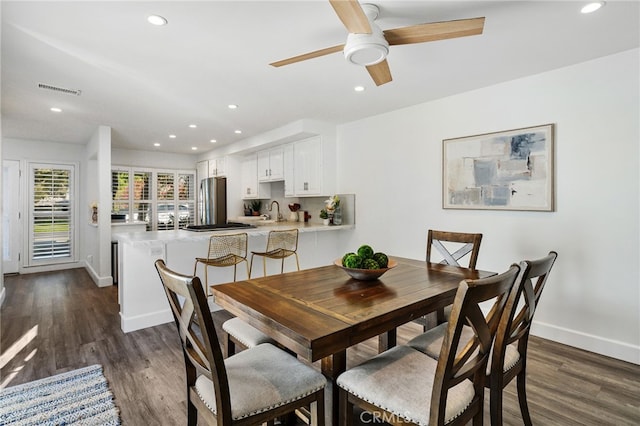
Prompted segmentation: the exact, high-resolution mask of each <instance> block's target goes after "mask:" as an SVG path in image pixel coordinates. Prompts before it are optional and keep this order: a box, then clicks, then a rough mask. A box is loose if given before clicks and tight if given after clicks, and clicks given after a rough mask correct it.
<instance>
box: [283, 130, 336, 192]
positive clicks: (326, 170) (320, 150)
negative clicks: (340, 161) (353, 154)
mask: <svg viewBox="0 0 640 426" xmlns="http://www.w3.org/2000/svg"><path fill="white" fill-rule="evenodd" d="M329 148H330V147H329V145H328V143H327V146H325V143H324V141H323V138H322V137H321V136H314V137H312V138H309V139H305V140H302V141H298V142H295V143H294V144H293V179H294V183H293V187H294V193H295V194H294V195H295V196H297V197H309V196H318V195H331V194H333V193H334V191H335V181H336V176H335V175H336V167H335V158H332V157H330V152H331V150H330V149H329ZM285 187H286V183H285Z"/></svg>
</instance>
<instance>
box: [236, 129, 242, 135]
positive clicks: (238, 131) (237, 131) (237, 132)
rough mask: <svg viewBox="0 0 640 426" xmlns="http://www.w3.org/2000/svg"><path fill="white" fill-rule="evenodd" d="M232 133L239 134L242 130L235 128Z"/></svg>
mask: <svg viewBox="0 0 640 426" xmlns="http://www.w3.org/2000/svg"><path fill="white" fill-rule="evenodd" d="M234 133H235V134H236V135H239V134H240V133H242V130H236V131H235V132H234Z"/></svg>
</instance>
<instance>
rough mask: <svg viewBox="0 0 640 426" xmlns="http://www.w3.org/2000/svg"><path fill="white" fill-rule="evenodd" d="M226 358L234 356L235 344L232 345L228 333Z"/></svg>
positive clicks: (232, 342)
mask: <svg viewBox="0 0 640 426" xmlns="http://www.w3.org/2000/svg"><path fill="white" fill-rule="evenodd" d="M226 340H227V342H226V343H227V358H229V357H230V356H232V355H235V353H236V344H235V343H234V341H233V339H232V338H231V335H230V334H229V333H227V339H226Z"/></svg>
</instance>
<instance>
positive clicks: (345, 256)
mask: <svg viewBox="0 0 640 426" xmlns="http://www.w3.org/2000/svg"><path fill="white" fill-rule="evenodd" d="M350 254H353V255H355V253H353V252H350V253H346V254H345V255H344V256H342V266H346V265H345V264H344V261H345V260H346V259H347V257H348V256H349V255H350Z"/></svg>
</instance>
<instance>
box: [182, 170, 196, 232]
mask: <svg viewBox="0 0 640 426" xmlns="http://www.w3.org/2000/svg"><path fill="white" fill-rule="evenodd" d="M178 201H179V203H180V204H179V206H178V209H179V210H178V214H179V217H180V222H179V226H180V228H184V227H185V226H187V225H193V224H194V223H195V217H196V211H195V208H196V191H195V175H194V174H193V173H189V174H182V173H179V174H178Z"/></svg>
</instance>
